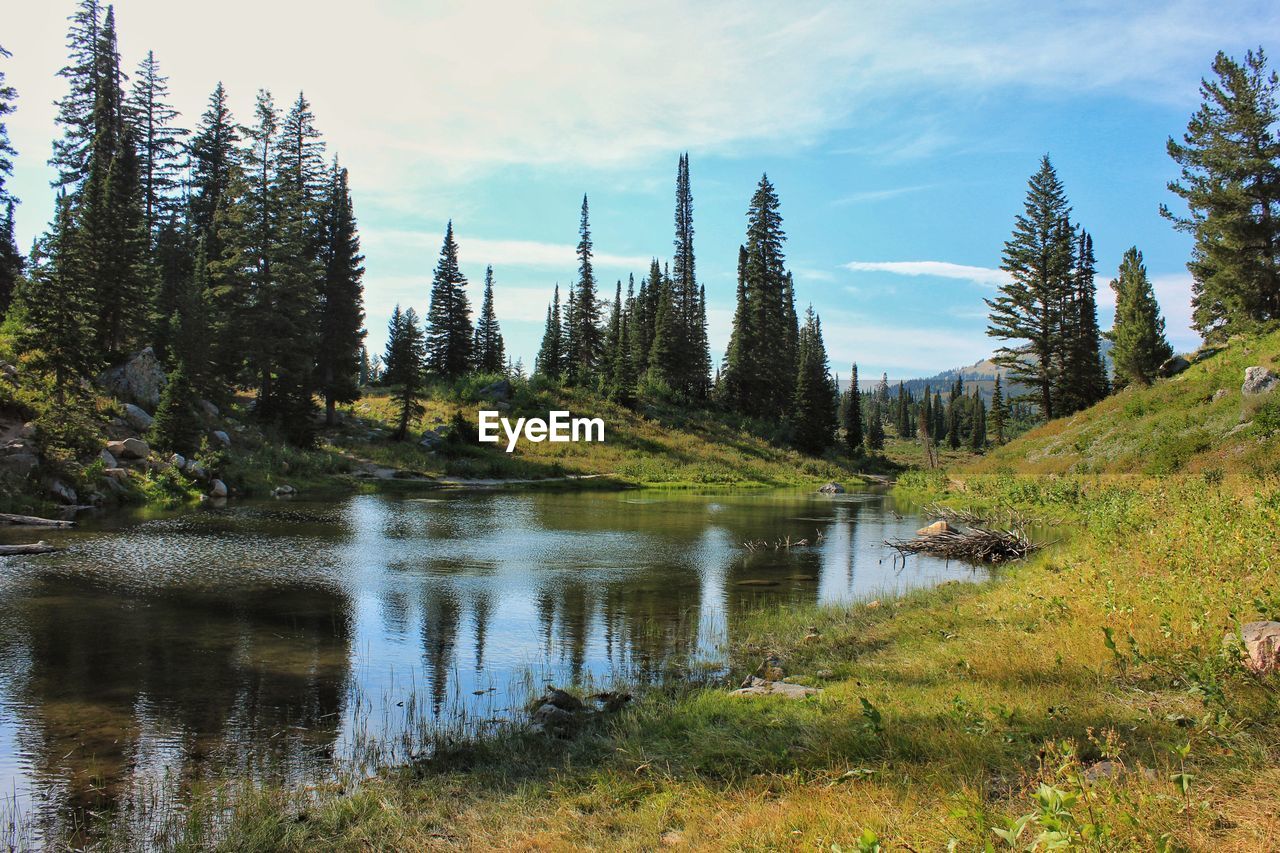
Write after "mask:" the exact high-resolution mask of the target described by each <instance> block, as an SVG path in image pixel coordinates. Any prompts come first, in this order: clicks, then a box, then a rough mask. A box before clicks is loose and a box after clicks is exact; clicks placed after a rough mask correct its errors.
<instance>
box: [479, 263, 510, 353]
mask: <svg viewBox="0 0 1280 853" xmlns="http://www.w3.org/2000/svg"><path fill="white" fill-rule="evenodd" d="M474 349H475V359H476V369H477V370H479V371H480V372H482V373H502V372H503V371H504V370H505V369H506V364H507V352H506V347H505V345H504V344H503V342H502V330H501V329H499V328H498V315H497V314H496V313H495V312H494V309H493V267H491V266H490V267H486V268H485V271H484V300H483V301H482V302H481V303H480V319H479V320H477V321H476V340H475V347H474Z"/></svg>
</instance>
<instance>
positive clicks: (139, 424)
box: [124, 403, 153, 432]
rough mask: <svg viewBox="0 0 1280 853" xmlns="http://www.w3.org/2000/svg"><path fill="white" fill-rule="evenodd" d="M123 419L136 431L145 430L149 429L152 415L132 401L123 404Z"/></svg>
mask: <svg viewBox="0 0 1280 853" xmlns="http://www.w3.org/2000/svg"><path fill="white" fill-rule="evenodd" d="M124 419H125V422H126V423H128V424H129V426H131V427H133V428H134V429H136V430H137V431H138V432H146V431H147V430H149V429H151V423H152V420H153V419H152V417H151V415H148V414H147V413H146V412H144V411H143V410H142V409H141V408H140V407H138V406H135V405H134V404H133V403H125V404H124Z"/></svg>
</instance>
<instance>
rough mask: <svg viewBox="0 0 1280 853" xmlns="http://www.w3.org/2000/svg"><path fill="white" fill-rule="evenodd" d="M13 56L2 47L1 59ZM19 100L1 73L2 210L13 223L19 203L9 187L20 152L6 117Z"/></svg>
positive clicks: (0, 173) (12, 111)
mask: <svg viewBox="0 0 1280 853" xmlns="http://www.w3.org/2000/svg"><path fill="white" fill-rule="evenodd" d="M10 56H12V54H11V53H9V51H7V50H5V49H4V47H2V46H0V59H8V58H9V57H10ZM17 100H18V90H17V89H15V88H13V87H12V86H10V85H9V84H8V83H6V82H5V73H4V71H0V209H4V208H8V209H9V214H8V219H9V220H10V221H12V219H13V212H12V207H13V204H14V203H15V202H16V201H17V199H16V198H14V197H13V194H12V193H11V192H10V191H9V188H8V186H7V184H8V181H9V179H10V178H11V177H13V158H14V157H16V156H17V154H18V152H17V151H16V150H14V147H13V142H12V141H11V140H10V139H9V123H8V121H7V119H6V118H5V116H8V115H11V114H12V113H14V112H15V111H16V110H17V109H18V108H17V107H16V106H15V105H14V102H15V101H17Z"/></svg>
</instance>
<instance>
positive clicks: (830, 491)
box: [818, 482, 844, 495]
mask: <svg viewBox="0 0 1280 853" xmlns="http://www.w3.org/2000/svg"><path fill="white" fill-rule="evenodd" d="M818 493H819V494H823V495H843V494H844V486H842V485H840V484H839V483H836V482H831V483H827V484H826V485H825V486H823V487H822V488H820V489H818Z"/></svg>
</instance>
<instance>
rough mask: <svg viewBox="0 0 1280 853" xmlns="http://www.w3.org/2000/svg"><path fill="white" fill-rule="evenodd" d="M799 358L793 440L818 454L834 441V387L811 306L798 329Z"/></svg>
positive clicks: (792, 404)
mask: <svg viewBox="0 0 1280 853" xmlns="http://www.w3.org/2000/svg"><path fill="white" fill-rule="evenodd" d="M798 361H799V363H798V365H797V368H796V379H795V384H794V391H793V392H792V394H793V396H792V401H791V412H790V418H789V420H790V422H791V424H790V425H791V433H792V440H793V441H794V443H795V445H796V447H797V448H799V449H800V450H802V451H804V452H806V453H811V454H818V453H821V452H823V451H824V450H826V449H827V448H828V447H830V446H831V445H832V443H834V441H835V436H836V402H835V401H836V390H835V384H834V382H833V381H832V379H831V370H830V365H829V364H828V362H827V349H826V346H825V345H824V344H823V342H822V321H821V320H820V319H818V315H817V314H815V313H814V311H813V306H812V305H810V306H809V309H808V311H807V312H806V313H805V322H804V326H802V327H801V329H800V340H799V359H798Z"/></svg>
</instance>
